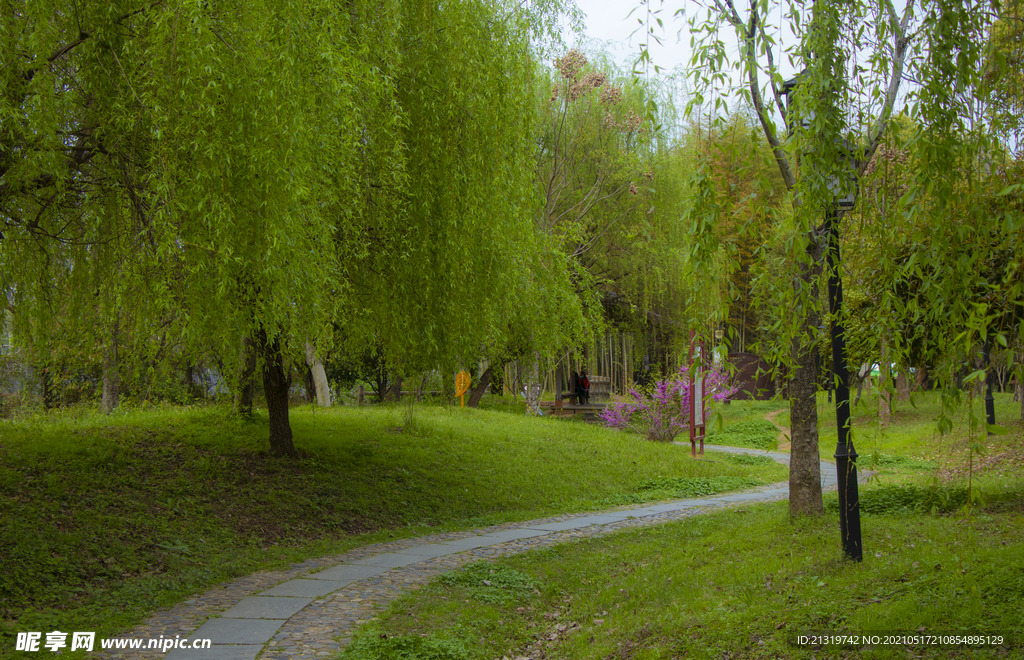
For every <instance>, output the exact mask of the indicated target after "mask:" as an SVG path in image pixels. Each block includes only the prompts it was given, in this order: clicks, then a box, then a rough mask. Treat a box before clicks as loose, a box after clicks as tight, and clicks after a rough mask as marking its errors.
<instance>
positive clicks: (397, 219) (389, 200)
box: [339, 1, 583, 373]
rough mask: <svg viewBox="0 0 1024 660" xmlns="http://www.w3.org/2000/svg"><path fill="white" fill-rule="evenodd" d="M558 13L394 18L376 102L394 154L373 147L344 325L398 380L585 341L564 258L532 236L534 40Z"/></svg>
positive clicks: (499, 11)
mask: <svg viewBox="0 0 1024 660" xmlns="http://www.w3.org/2000/svg"><path fill="white" fill-rule="evenodd" d="M559 11H561V7H560V6H559V5H558V4H557V3H548V4H543V3H542V4H541V6H540V7H539V8H538V9H537V12H540V13H537V12H534V13H525V12H523V11H522V10H521V9H519V8H518V7H517V6H514V5H509V6H505V5H503V4H490V3H482V2H446V3H436V2H424V1H418V2H406V3H403V4H402V7H401V12H400V14H399V17H400V28H399V30H398V34H397V38H396V42H395V43H396V44H397V45H398V47H397V50H398V58H397V59H396V61H397V62H399V64H397V65H394V66H391V67H390V68H388V69H385V70H386V71H387V73H388V75H389V76H391V79H392V80H393V85H394V95H393V96H392V97H389V98H382V99H380V103H394V104H395V106H396V107H397V117H396V119H395V120H394V121H393V123H392V127H393V128H392V130H393V132H392V133H391V134H390V135H389V136H388V138H387V140H392V141H391V142H388V141H387V140H384V139H381V138H380V137H378V135H377V134H376V133H373V134H370V139H369V140H368V142H370V147H369V148H368V150H367V159H368V160H367V161H366V169H365V171H364V176H363V177H362V179H361V180H360V186H361V191H360V195H361V196H362V198H363V199H364V200H366V203H365V204H364V205H363V207H362V210H361V213H362V215H361V222H362V223H363V228H362V232H363V233H362V235H361V236H362V238H361V240H362V241H363V245H365V246H366V247H365V251H364V252H363V253H362V254H361V255H360V258H359V260H357V261H355V262H352V263H353V267H351V268H350V269H349V276H350V278H351V286H352V291H353V293H354V296H355V298H354V303H355V304H354V305H353V306H352V307H351V308H350V309H348V310H346V313H345V314H344V315H341V316H339V319H341V323H340V324H339V325H340V328H341V330H342V334H343V336H344V338H345V339H346V341H347V342H348V343H349V345H350V346H352V345H356V346H358V345H360V344H362V345H363V346H364V347H365V346H366V345H367V344H371V343H372V344H373V345H374V346H375V348H376V350H379V351H381V352H382V353H383V355H384V356H385V357H386V358H387V360H388V361H389V362H390V363H391V364H392V365H394V367H395V369H396V370H398V371H402V370H404V371H407V372H408V371H416V370H422V369H428V368H434V367H436V366H441V367H442V368H443V371H444V372H446V373H450V372H452V371H453V370H454V369H455V368H456V367H458V366H462V365H465V364H471V363H474V362H475V361H476V359H477V358H478V357H479V356H480V355H486V354H491V355H495V354H496V353H497V352H499V351H500V349H501V347H504V346H506V345H508V344H509V343H510V342H511V341H512V340H513V337H518V338H522V339H523V341H524V342H525V345H527V346H528V347H529V350H531V351H533V350H535V349H536V350H541V351H544V350H546V349H550V348H553V347H554V346H556V345H557V344H558V343H559V339H558V338H559V337H563V336H565V334H566V333H578V332H579V331H580V330H581V327H582V323H583V319H582V315H581V312H580V308H579V305H578V303H577V302H576V301H575V300H574V298H573V297H572V296H571V287H570V283H569V280H568V276H567V271H566V262H565V256H564V254H563V253H562V252H561V251H560V250H559V249H558V248H559V246H557V245H554V244H552V243H551V242H550V241H549V240H548V239H547V237H546V236H545V235H543V234H541V233H539V232H538V231H537V230H536V228H535V226H534V222H533V220H534V216H535V213H536V209H537V198H536V195H535V191H534V187H533V173H534V161H533V154H534V144H533V142H532V136H533V134H534V125H535V122H536V120H537V115H536V112H535V108H534V106H533V99H534V94H535V88H536V86H537V78H536V74H535V70H536V63H535V59H534V58H535V51H534V49H533V48H532V47H531V39H532V38H533V37H535V36H536V34H537V32H538V30H541V29H543V27H544V26H546V25H549V24H551V23H552V22H553V20H552V19H553V17H554V15H555V14H557V12H559ZM551 12H554V14H552V13H551ZM375 130H378V131H379V130H381V129H380V128H379V127H377V128H376V129H375ZM394 140H397V142H395V141H394ZM389 144H390V145H395V144H399V145H400V146H401V148H400V149H398V150H389V149H388V145H389ZM389 162H390V164H389ZM396 165H397V166H396Z"/></svg>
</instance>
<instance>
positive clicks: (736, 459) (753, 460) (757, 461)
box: [722, 454, 775, 465]
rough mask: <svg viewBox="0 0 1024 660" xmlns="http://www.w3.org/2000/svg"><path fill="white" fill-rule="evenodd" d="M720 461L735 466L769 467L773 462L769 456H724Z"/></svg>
mask: <svg viewBox="0 0 1024 660" xmlns="http://www.w3.org/2000/svg"><path fill="white" fill-rule="evenodd" d="M722 459H723V460H724V461H726V462H727V463H733V464H735V465H769V464H771V463H774V462H775V461H774V459H772V458H771V457H770V456H762V455H761V454H724V455H723V456H722Z"/></svg>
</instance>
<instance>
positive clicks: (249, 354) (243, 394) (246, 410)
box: [235, 336, 256, 415]
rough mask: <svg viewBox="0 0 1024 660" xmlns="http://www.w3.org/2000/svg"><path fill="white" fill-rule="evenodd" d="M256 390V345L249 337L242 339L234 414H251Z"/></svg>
mask: <svg viewBox="0 0 1024 660" xmlns="http://www.w3.org/2000/svg"><path fill="white" fill-rule="evenodd" d="M255 390H256V343H255V342H254V341H253V340H252V338H251V337H248V336H246V337H245V338H243V339H242V373H241V378H239V383H238V392H236V393H235V412H236V413H242V414H244V415H251V414H252V399H253V395H254V393H255Z"/></svg>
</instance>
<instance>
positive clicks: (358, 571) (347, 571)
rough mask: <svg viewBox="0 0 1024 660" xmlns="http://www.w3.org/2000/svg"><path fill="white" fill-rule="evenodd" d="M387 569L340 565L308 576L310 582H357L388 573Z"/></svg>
mask: <svg viewBox="0 0 1024 660" xmlns="http://www.w3.org/2000/svg"><path fill="white" fill-rule="evenodd" d="M387 570H388V569H387V568H384V567H383V566H353V565H352V564H339V565H337V566H333V567H331V568H328V569H326V570H323V571H320V572H319V573H309V574H308V575H306V577H307V578H309V579H310V580H330V581H332V582H344V581H346V580H347V581H349V582H355V581H356V580H363V579H366V578H369V577H373V576H375V575H380V574H381V573H386V572H387Z"/></svg>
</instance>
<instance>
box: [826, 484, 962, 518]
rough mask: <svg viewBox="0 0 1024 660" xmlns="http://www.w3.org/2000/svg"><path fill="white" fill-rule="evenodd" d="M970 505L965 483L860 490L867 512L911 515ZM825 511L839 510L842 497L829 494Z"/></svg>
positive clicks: (952, 509)
mask: <svg viewBox="0 0 1024 660" xmlns="http://www.w3.org/2000/svg"><path fill="white" fill-rule="evenodd" d="M965 504H967V489H966V488H964V487H962V486H941V487H934V488H929V487H923V486H915V485H913V484H907V485H892V486H889V485H887V486H880V487H878V488H871V489H866V490H864V491H862V492H861V493H860V510H861V513H865V514H868V515H910V514H918V513H929V512H938V513H948V512H950V511H955V510H957V509H959V508H961V507H963V506H964V505H965ZM825 510H826V511H828V512H830V513H838V512H839V500H838V498H835V497H830V498H829V499H828V500H826V502H825Z"/></svg>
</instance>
